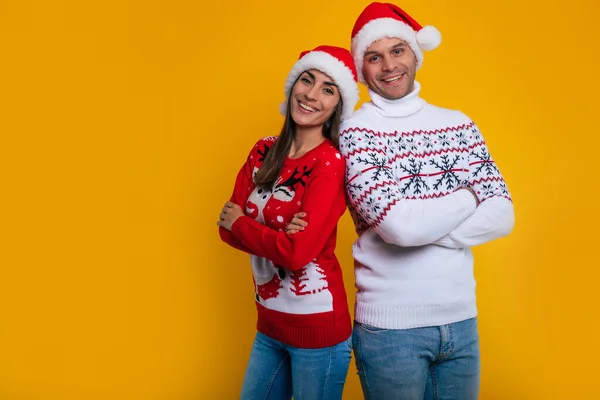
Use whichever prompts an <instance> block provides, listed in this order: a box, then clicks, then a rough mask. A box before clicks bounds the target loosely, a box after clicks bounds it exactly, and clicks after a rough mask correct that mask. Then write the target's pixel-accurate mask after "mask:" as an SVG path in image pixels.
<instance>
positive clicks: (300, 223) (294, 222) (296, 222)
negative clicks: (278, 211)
mask: <svg viewBox="0 0 600 400" xmlns="http://www.w3.org/2000/svg"><path fill="white" fill-rule="evenodd" d="M290 225H297V226H298V227H301V228H306V227H307V226H308V222H306V221H304V220H301V219H299V218H292V222H290Z"/></svg>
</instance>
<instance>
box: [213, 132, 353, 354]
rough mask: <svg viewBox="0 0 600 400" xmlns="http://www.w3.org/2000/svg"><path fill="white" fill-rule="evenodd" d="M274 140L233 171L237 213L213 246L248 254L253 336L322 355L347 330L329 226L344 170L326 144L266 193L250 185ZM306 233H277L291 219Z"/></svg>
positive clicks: (291, 164) (290, 166) (341, 200)
mask: <svg viewBox="0 0 600 400" xmlns="http://www.w3.org/2000/svg"><path fill="white" fill-rule="evenodd" d="M276 140H277V138H276V137H269V138H265V139H261V140H259V141H258V142H257V143H256V144H255V145H254V148H253V149H252V151H251V152H250V154H249V155H248V159H247V161H246V163H245V164H244V165H243V166H242V168H241V169H240V171H239V173H238V175H237V178H236V181H235V188H234V190H233V195H232V196H231V201H232V202H234V203H236V204H238V205H240V206H241V207H242V208H243V209H244V210H245V214H246V215H245V216H243V217H240V218H238V219H237V221H236V222H235V223H234V224H233V226H232V230H231V232H230V231H228V230H226V229H224V228H219V232H220V235H221V239H222V240H223V241H224V242H226V243H228V244H229V245H231V246H233V247H235V248H236V249H239V250H243V251H245V252H247V253H249V254H250V259H251V264H252V274H253V278H254V279H253V280H254V288H255V301H256V307H257V310H258V322H257V329H258V331H259V332H261V333H263V334H265V335H267V336H269V337H271V338H273V339H276V340H279V341H281V342H283V343H286V344H288V345H290V346H294V347H303V348H320V347H329V346H333V345H336V344H338V343H341V342H342V341H344V340H346V339H348V337H349V336H350V333H351V330H352V327H351V322H350V314H349V312H348V301H347V299H346V291H345V289H344V281H343V277H342V270H341V267H340V264H339V262H338V260H337V257H336V256H335V254H334V250H335V245H336V236H337V222H338V220H339V219H340V217H341V216H342V215H343V214H344V211H345V209H346V198H345V194H344V174H345V162H344V159H343V158H342V156H341V155H340V153H339V152H338V151H337V149H336V148H335V146H334V145H333V143H332V142H331V141H329V140H326V141H325V142H323V143H322V144H320V145H319V146H317V147H315V148H314V149H312V150H310V151H309V152H307V153H306V154H304V155H303V156H302V157H299V158H297V159H290V158H287V159H286V161H285V163H284V164H283V168H282V171H281V175H280V176H279V178H278V180H277V181H276V183H275V185H274V186H273V188H272V190H264V189H262V188H258V187H256V185H254V181H253V177H254V174H256V172H257V171H258V169H259V168H260V166H261V165H262V162H263V161H264V157H265V154H266V153H267V152H268V151H269V148H270V147H271V146H272V145H273V144H274V143H275V141H276ZM300 211H304V212H306V213H307V218H306V221H307V222H308V226H307V227H306V229H305V230H304V231H302V232H298V233H296V234H295V235H288V234H287V233H285V230H284V228H285V226H286V224H288V223H289V222H290V221H291V220H292V218H293V216H294V214H295V213H297V212H300Z"/></svg>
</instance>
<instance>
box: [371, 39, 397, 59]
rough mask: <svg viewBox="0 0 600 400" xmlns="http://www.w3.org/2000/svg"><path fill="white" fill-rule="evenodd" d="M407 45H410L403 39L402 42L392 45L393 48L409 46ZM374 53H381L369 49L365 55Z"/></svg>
mask: <svg viewBox="0 0 600 400" xmlns="http://www.w3.org/2000/svg"><path fill="white" fill-rule="evenodd" d="M407 46H408V45H407V44H406V42H404V41H402V42H400V43H398V44H395V45H393V46H392V47H391V50H393V49H397V48H399V47H407ZM374 54H379V52H378V51H367V52H365V54H364V55H363V57H367V56H372V55H374Z"/></svg>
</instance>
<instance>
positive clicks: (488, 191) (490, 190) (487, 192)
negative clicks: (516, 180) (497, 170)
mask: <svg viewBox="0 0 600 400" xmlns="http://www.w3.org/2000/svg"><path fill="white" fill-rule="evenodd" d="M481 192H483V196H484V197H492V196H493V195H494V194H495V193H494V187H493V186H492V184H490V183H488V184H484V185H483V186H482V187H481Z"/></svg>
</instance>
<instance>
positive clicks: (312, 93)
mask: <svg viewBox="0 0 600 400" xmlns="http://www.w3.org/2000/svg"><path fill="white" fill-rule="evenodd" d="M318 93H319V89H318V88H317V85H313V86H311V88H310V89H308V90H307V91H306V92H304V97H305V98H306V100H310V101H315V100H316V99H317V95H318Z"/></svg>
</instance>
